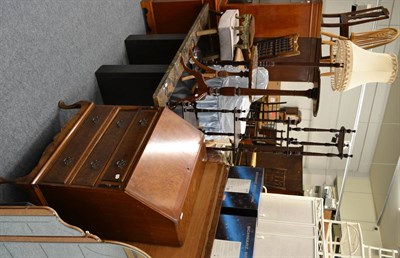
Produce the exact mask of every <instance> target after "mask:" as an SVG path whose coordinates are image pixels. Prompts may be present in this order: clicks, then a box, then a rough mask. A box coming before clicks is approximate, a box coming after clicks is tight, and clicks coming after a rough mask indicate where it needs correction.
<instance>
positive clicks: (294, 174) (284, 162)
mask: <svg viewBox="0 0 400 258" xmlns="http://www.w3.org/2000/svg"><path fill="white" fill-rule="evenodd" d="M243 149H245V150H246V151H244V152H242V155H243V154H244V157H242V158H241V160H242V161H241V165H247V163H248V161H250V160H251V155H252V152H253V151H255V152H257V162H256V164H255V166H257V167H262V168H264V185H265V186H266V187H267V190H268V192H269V193H280V194H290V195H303V156H301V155H288V156H287V155H286V154H284V153H283V152H284V151H287V150H289V151H294V152H299V151H302V147H290V148H289V149H286V147H280V146H273V145H247V146H243Z"/></svg>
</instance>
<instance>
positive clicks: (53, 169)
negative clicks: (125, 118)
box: [40, 106, 115, 184]
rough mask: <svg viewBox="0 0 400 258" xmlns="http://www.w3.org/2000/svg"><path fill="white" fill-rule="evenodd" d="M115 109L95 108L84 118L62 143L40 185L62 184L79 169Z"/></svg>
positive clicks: (107, 107) (106, 107)
mask: <svg viewBox="0 0 400 258" xmlns="http://www.w3.org/2000/svg"><path fill="white" fill-rule="evenodd" d="M113 109H115V108H114V107H112V106H95V107H94V108H93V110H92V111H91V112H90V114H89V115H88V116H87V117H86V118H85V120H84V121H83V122H82V124H81V125H80V126H79V128H76V130H75V132H74V134H73V135H72V136H71V137H69V140H68V142H66V143H64V144H63V145H64V146H65V147H63V149H61V150H60V154H59V155H58V156H57V157H56V158H55V160H54V162H53V163H52V165H51V166H50V167H49V169H48V170H47V172H46V173H45V175H44V176H43V177H42V179H41V180H40V183H61V184H64V183H66V181H67V180H68V178H69V176H70V175H72V174H73V171H74V170H75V169H78V168H79V165H80V164H81V162H82V157H83V156H84V153H85V151H86V150H87V149H89V148H90V147H91V146H92V145H93V144H94V142H95V141H96V139H97V138H98V137H99V135H100V131H101V130H100V128H102V127H103V126H104V124H105V123H106V122H107V120H108V119H110V117H111V113H112V111H113Z"/></svg>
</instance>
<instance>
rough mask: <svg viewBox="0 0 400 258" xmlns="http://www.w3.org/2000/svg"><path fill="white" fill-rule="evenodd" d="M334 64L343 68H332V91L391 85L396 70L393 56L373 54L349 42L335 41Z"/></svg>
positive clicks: (396, 66)
mask: <svg viewBox="0 0 400 258" xmlns="http://www.w3.org/2000/svg"><path fill="white" fill-rule="evenodd" d="M335 49H336V60H335V63H339V64H343V67H332V68H331V69H332V72H333V73H332V76H331V83H332V85H331V86H332V90H333V91H348V90H351V89H353V88H356V87H358V86H360V85H362V84H366V83H377V82H381V83H393V82H394V80H395V79H396V74H397V70H398V62H397V57H396V56H395V55H394V54H385V53H374V52H371V51H369V50H365V49H363V48H361V47H359V46H357V45H355V44H354V43H352V42H351V41H350V40H337V41H336V46H335Z"/></svg>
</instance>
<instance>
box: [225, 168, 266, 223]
mask: <svg viewBox="0 0 400 258" xmlns="http://www.w3.org/2000/svg"><path fill="white" fill-rule="evenodd" d="M263 183H264V168H260V167H247V166H234V167H231V168H230V169H229V174H228V180H227V183H226V186H225V191H224V197H223V199H222V207H221V213H223V214H232V215H242V216H253V217H257V210H258V205H259V202H260V194H261V191H262V187H263Z"/></svg>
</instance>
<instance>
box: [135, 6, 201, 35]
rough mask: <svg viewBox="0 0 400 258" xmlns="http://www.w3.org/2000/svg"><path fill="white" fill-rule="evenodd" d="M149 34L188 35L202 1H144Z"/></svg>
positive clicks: (143, 8)
mask: <svg viewBox="0 0 400 258" xmlns="http://www.w3.org/2000/svg"><path fill="white" fill-rule="evenodd" d="M140 5H141V7H142V10H143V14H144V19H145V23H146V29H147V33H149V34H155V33H158V34H163V33H188V32H189V29H190V28H191V26H192V24H193V22H194V21H195V19H196V17H197V15H198V14H199V12H200V10H201V8H202V6H203V2H202V1H200V0H142V1H141V2H140Z"/></svg>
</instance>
